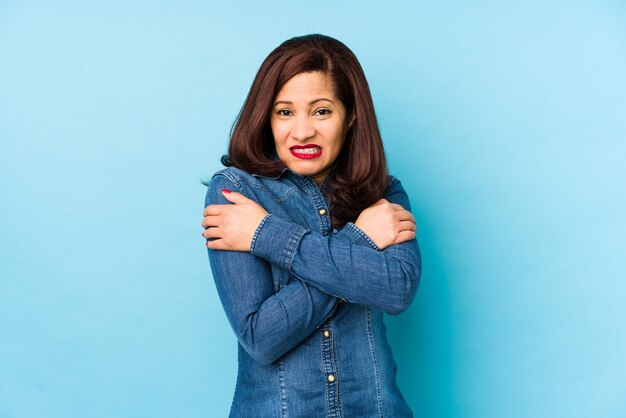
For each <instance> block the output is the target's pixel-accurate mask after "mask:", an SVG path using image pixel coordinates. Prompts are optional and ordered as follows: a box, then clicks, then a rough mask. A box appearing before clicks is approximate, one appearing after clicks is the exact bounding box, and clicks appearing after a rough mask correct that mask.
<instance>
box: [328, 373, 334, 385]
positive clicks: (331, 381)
mask: <svg viewBox="0 0 626 418" xmlns="http://www.w3.org/2000/svg"><path fill="white" fill-rule="evenodd" d="M328 381H329V382H330V383H333V382H334V381H335V375H334V374H332V373H331V374H329V375H328Z"/></svg>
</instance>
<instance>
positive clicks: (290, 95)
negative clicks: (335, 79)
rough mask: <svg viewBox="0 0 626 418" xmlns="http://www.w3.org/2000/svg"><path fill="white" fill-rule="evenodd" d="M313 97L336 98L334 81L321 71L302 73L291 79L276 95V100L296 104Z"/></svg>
mask: <svg viewBox="0 0 626 418" xmlns="http://www.w3.org/2000/svg"><path fill="white" fill-rule="evenodd" d="M313 97H315V98H318V97H327V98H329V99H334V97H335V92H334V88H333V83H332V80H331V79H330V77H328V76H327V75H326V74H324V73H321V72H319V71H314V72H307V73H300V74H296V75H295V76H293V77H291V78H290V79H289V80H287V82H286V83H285V84H284V85H283V87H282V88H281V89H280V91H279V92H278V94H277V95H276V100H277V101H278V100H286V101H290V102H295V101H298V100H308V99H310V98H313Z"/></svg>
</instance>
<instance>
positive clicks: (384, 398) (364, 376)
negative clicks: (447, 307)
mask: <svg viewBox="0 0 626 418" xmlns="http://www.w3.org/2000/svg"><path fill="white" fill-rule="evenodd" d="M223 188H226V189H230V190H232V191H236V192H239V193H242V194H244V195H245V196H247V197H248V198H250V199H252V200H254V201H256V202H258V203H259V204H260V205H261V206H263V208H265V210H266V211H267V212H268V213H269V214H268V215H267V216H266V217H265V218H264V219H263V220H262V222H261V224H260V225H259V227H258V228H257V230H256V232H255V234H254V237H253V239H252V243H251V248H250V252H237V251H217V250H209V259H210V263H211V270H212V272H213V277H214V279H215V284H216V287H217V291H218V294H219V296H220V299H221V302H222V305H223V307H224V310H225V312H226V316H227V317H228V320H229V321H230V325H231V326H232V328H233V331H234V332H235V335H236V336H237V339H238V342H239V343H238V349H239V353H238V360H239V371H238V376H237V386H236V389H235V395H234V399H233V403H232V407H231V417H254V418H263V417H291V418H295V417H322V416H324V417H348V418H350V417H359V418H364V417H394V418H396V417H411V416H413V414H412V412H411V410H410V409H409V407H408V405H407V404H406V402H405V400H404V398H403V397H402V394H401V392H400V390H399V389H398V387H397V385H396V364H395V362H394V360H393V357H392V354H391V348H390V346H389V344H388V342H387V337H386V328H385V325H384V323H383V312H387V313H390V314H398V313H400V312H402V311H403V310H404V309H406V308H407V307H408V306H409V304H410V303H411V301H412V300H413V297H414V296H415V292H416V290H417V287H418V283H419V279H420V271H421V258H420V253H419V250H418V246H417V242H416V240H411V241H408V242H404V243H402V244H398V245H392V246H390V247H387V248H385V249H384V250H382V251H381V250H380V249H379V248H378V247H377V246H376V244H375V243H374V242H373V241H371V240H370V239H369V237H368V236H367V235H365V233H363V231H361V230H360V229H359V228H358V227H357V226H356V225H354V224H353V223H348V224H346V226H344V227H343V228H341V229H339V230H337V229H333V228H332V227H331V223H330V216H329V215H330V214H329V208H328V201H327V198H325V196H324V183H322V185H321V188H318V187H317V185H316V184H315V182H314V181H313V179H311V178H310V177H305V176H300V175H298V174H295V173H293V172H292V171H290V170H289V169H284V170H283V172H282V174H281V175H280V176H278V177H276V178H269V177H263V176H258V175H251V174H248V173H246V172H244V171H242V170H239V169H237V168H234V167H229V168H226V169H224V170H221V171H219V172H217V173H216V174H215V175H214V176H213V178H212V179H211V182H210V186H209V189H208V192H207V195H206V201H205V206H206V205H209V204H231V203H229V202H228V201H227V200H226V199H225V198H224V197H223V196H222V193H221V190H222V189H223ZM384 198H386V199H387V200H389V201H390V202H393V203H398V204H400V205H402V206H403V207H404V208H405V209H408V210H410V206H409V199H408V197H407V195H406V193H405V191H404V189H403V188H402V185H401V184H400V182H399V181H398V180H397V179H395V178H394V177H391V178H390V184H389V186H388V187H387V190H386V191H385V194H384Z"/></svg>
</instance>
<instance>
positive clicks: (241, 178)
mask: <svg viewBox="0 0 626 418" xmlns="http://www.w3.org/2000/svg"><path fill="white" fill-rule="evenodd" d="M208 186H209V193H210V192H211V189H219V190H221V189H222V188H228V187H229V186H230V187H232V190H233V191H236V192H239V193H241V194H243V195H245V196H247V197H249V198H251V199H253V200H255V201H257V202H259V203H262V202H263V201H265V200H266V199H272V200H275V201H277V202H282V201H284V200H286V199H287V198H289V197H290V196H291V195H293V194H294V193H295V192H296V191H297V185H296V184H295V183H294V182H293V181H292V180H290V179H289V178H288V177H287V176H285V175H281V176H279V177H275V178H274V177H264V176H257V175H254V174H250V173H248V172H247V171H244V170H241V169H239V168H236V167H227V168H224V169H222V170H219V171H217V172H216V173H214V174H213V176H212V177H211V180H210V181H209V183H208Z"/></svg>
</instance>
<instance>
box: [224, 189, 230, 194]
mask: <svg viewBox="0 0 626 418" xmlns="http://www.w3.org/2000/svg"><path fill="white" fill-rule="evenodd" d="M222 193H232V192H231V191H230V190H228V189H222Z"/></svg>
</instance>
